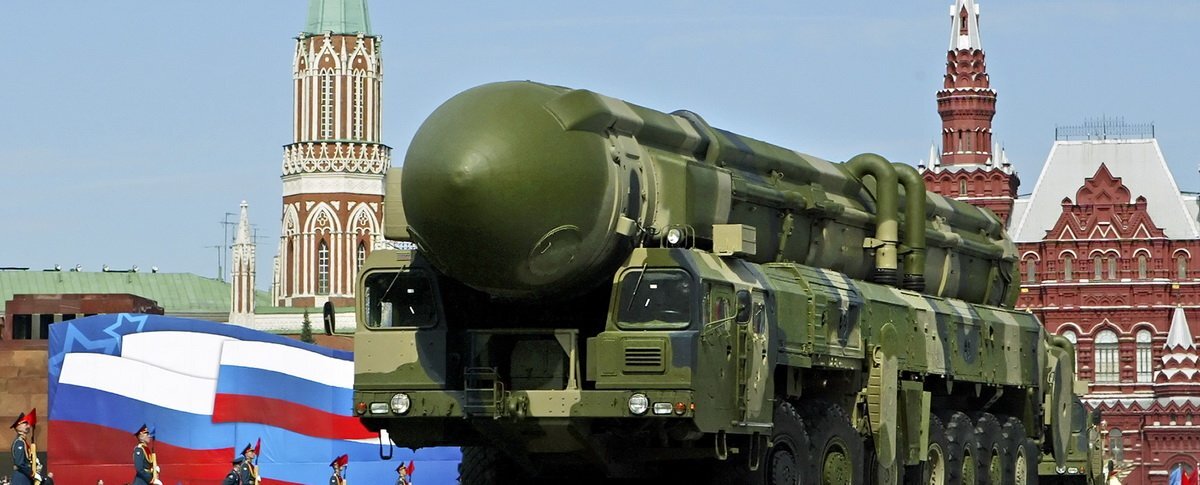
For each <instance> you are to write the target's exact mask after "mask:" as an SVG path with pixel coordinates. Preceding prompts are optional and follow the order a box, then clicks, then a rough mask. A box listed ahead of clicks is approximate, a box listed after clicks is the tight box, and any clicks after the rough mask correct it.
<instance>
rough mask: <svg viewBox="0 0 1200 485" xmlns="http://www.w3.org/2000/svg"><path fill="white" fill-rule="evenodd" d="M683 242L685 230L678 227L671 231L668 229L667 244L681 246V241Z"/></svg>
mask: <svg viewBox="0 0 1200 485" xmlns="http://www.w3.org/2000/svg"><path fill="white" fill-rule="evenodd" d="M682 240H683V230H681V229H679V228H678V227H672V228H670V229H667V244H670V245H672V246H674V245H676V244H679V241H682Z"/></svg>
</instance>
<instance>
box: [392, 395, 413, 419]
mask: <svg viewBox="0 0 1200 485" xmlns="http://www.w3.org/2000/svg"><path fill="white" fill-rule="evenodd" d="M391 404H392V412H393V413H396V414H404V413H407V412H408V408H409V407H410V406H412V400H411V399H409V398H408V394H405V393H403V392H402V393H399V394H396V395H394V396H392V402H391Z"/></svg>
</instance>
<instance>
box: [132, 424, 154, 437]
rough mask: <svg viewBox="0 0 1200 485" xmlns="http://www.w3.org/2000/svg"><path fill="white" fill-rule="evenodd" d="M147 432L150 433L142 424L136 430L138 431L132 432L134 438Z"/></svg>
mask: <svg viewBox="0 0 1200 485" xmlns="http://www.w3.org/2000/svg"><path fill="white" fill-rule="evenodd" d="M149 432H150V428H147V427H146V425H144V424H143V425H142V427H141V428H138V430H137V431H134V432H133V435H134V436H137V435H139V434H142V433H149Z"/></svg>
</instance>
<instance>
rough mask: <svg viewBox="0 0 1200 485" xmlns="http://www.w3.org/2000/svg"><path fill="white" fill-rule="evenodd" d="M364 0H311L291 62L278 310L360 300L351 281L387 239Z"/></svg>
mask: <svg viewBox="0 0 1200 485" xmlns="http://www.w3.org/2000/svg"><path fill="white" fill-rule="evenodd" d="M379 51H380V38H379V37H378V36H376V35H373V34H372V33H371V23H370V18H369V16H368V14H367V3H366V0H310V2H309V6H308V22H307V24H306V25H305V29H304V31H303V32H301V33H300V35H299V36H298V37H296V53H295V57H294V58H293V61H292V79H293V94H294V96H293V101H292V102H293V115H292V131H293V137H292V143H291V144H288V145H287V146H285V147H284V153H283V176H282V178H283V224H282V226H283V234H282V237H281V238H280V247H279V256H278V259H277V260H276V261H275V265H276V268H277V270H276V271H277V272H278V274H277V275H276V278H275V279H274V282H275V284H274V287H275V288H274V293H275V295H274V297H275V301H276V304H278V305H280V306H310V307H311V306H318V305H322V304H324V303H325V302H326V301H330V302H333V304H334V305H337V306H345V305H351V304H353V301H354V276H355V274H356V273H357V271H358V267H359V265H361V264H362V261H363V259H365V258H366V256H367V254H369V253H370V252H371V249H372V247H373V246H374V244H375V242H376V241H379V240H380V239H381V238H382V231H381V229H380V228H381V223H382V221H383V179H384V174H385V172H386V170H387V167H388V166H389V165H391V148H389V147H388V146H387V145H384V144H382V143H380V139H379V135H380V128H381V126H382V125H381V116H380V107H381V103H380V98H381V89H380V88H381V85H382V80H383V66H382V62H381V61H382V59H381V56H380V52H379Z"/></svg>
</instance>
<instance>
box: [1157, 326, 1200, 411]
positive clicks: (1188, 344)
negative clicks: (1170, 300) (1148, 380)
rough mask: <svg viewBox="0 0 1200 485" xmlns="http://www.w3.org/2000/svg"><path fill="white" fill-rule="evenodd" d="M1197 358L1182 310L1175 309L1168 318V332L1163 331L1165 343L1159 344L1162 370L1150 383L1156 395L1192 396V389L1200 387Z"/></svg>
mask: <svg viewBox="0 0 1200 485" xmlns="http://www.w3.org/2000/svg"><path fill="white" fill-rule="evenodd" d="M1197 361H1200V355H1197V353H1196V344H1195V342H1193V341H1192V331H1191V329H1189V328H1188V323H1187V317H1186V316H1185V315H1184V314H1183V308H1180V307H1176V308H1175V313H1174V314H1172V315H1171V330H1170V331H1169V332H1167V343H1165V344H1163V356H1162V367H1161V368H1160V369H1159V370H1158V372H1156V373H1155V376H1154V384H1155V386H1156V388H1160V389H1159V390H1158V393H1159V394H1170V395H1196V393H1197V391H1200V389H1196V388H1195V386H1196V385H1197V384H1200V369H1198V368H1197Z"/></svg>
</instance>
